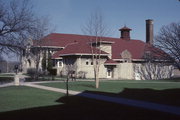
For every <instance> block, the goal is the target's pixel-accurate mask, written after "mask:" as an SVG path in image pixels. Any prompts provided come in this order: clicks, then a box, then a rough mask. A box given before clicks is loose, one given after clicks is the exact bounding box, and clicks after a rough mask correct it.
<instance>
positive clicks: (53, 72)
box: [48, 69, 57, 76]
mask: <svg viewBox="0 0 180 120" xmlns="http://www.w3.org/2000/svg"><path fill="white" fill-rule="evenodd" d="M48 71H49V74H50V75H54V76H56V75H57V69H49V70H48Z"/></svg>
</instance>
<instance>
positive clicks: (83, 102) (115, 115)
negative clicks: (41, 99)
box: [0, 89, 180, 120]
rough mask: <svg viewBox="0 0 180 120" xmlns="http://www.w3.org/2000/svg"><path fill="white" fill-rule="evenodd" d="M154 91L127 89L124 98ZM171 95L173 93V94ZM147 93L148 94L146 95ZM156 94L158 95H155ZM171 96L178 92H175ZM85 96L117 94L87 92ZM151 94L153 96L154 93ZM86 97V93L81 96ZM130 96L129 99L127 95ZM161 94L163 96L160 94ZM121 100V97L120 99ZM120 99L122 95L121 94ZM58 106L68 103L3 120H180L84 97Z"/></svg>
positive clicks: (19, 112)
mask: <svg viewBox="0 0 180 120" xmlns="http://www.w3.org/2000/svg"><path fill="white" fill-rule="evenodd" d="M147 91H151V90H146V89H145V90H135V89H125V90H124V91H123V92H122V93H120V95H121V96H123V95H124V96H125V97H130V96H132V95H133V96H136V95H137V96H142V95H140V94H144V95H145V93H147ZM170 91H171V90H170ZM144 92H145V93H144ZM152 92H155V94H156V91H152ZM171 92H177V90H175V91H174V90H172V91H171ZM84 93H94V94H104V95H109V96H115V94H110V93H102V92H92V91H84ZM150 93H151V92H150ZM81 94H82V93H81ZM127 94H128V95H127ZM158 94H159V93H158ZM116 96H117V95H116ZM118 96H119V94H118ZM56 102H60V103H64V104H60V105H54V106H46V107H39V108H30V109H24V110H16V111H10V112H3V113H0V120H70V119H73V120H77V119H78V120H101V119H102V120H132V119H133V120H179V119H180V116H176V115H172V114H168V113H162V112H158V111H152V110H146V109H141V108H136V107H130V106H125V105H119V104H115V103H111V102H104V101H100V100H94V99H88V98H84V97H80V96H69V97H66V96H64V97H61V98H59V99H58V100H57V101H56Z"/></svg>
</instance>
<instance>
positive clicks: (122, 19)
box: [31, 0, 180, 41]
mask: <svg viewBox="0 0 180 120" xmlns="http://www.w3.org/2000/svg"><path fill="white" fill-rule="evenodd" d="M31 1H32V4H33V5H34V12H35V13H36V14H37V15H38V16H48V17H49V18H50V22H51V24H52V26H53V27H55V31H54V32H56V33H68V34H83V32H82V28H83V25H84V24H86V22H87V21H88V19H89V17H90V15H91V14H92V13H93V12H95V11H100V12H101V13H102V15H103V18H104V21H105V24H106V26H107V28H108V30H109V31H110V34H109V36H110V37H116V38H118V37H120V32H119V31H118V30H119V29H120V28H122V27H123V26H124V25H126V26H127V27H129V28H131V29H132V31H131V38H132V39H139V40H142V41H145V20H146V19H153V20H154V34H155V35H156V34H158V31H159V30H160V28H161V27H162V26H163V25H168V24H170V23H172V22H180V2H179V0H31Z"/></svg>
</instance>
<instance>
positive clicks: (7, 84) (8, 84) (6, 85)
mask: <svg viewBox="0 0 180 120" xmlns="http://www.w3.org/2000/svg"><path fill="white" fill-rule="evenodd" d="M13 85H14V82H11V83H5V84H1V85H0V88H1V87H9V86H13Z"/></svg>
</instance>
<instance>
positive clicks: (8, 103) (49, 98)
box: [0, 86, 64, 112]
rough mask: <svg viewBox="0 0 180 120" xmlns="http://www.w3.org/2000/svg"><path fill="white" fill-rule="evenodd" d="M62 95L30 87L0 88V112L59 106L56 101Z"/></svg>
mask: <svg viewBox="0 0 180 120" xmlns="http://www.w3.org/2000/svg"><path fill="white" fill-rule="evenodd" d="M62 96H64V94H60V93H56V92H50V91H45V90H41V89H36V88H30V87H23V86H19V87H15V86H12V87H5V88H0V112H3V111H12V110H18V109H25V108H33V107H40V106H50V105H56V104H60V103H58V102H56V100H57V99H59V98H60V97H62Z"/></svg>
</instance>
